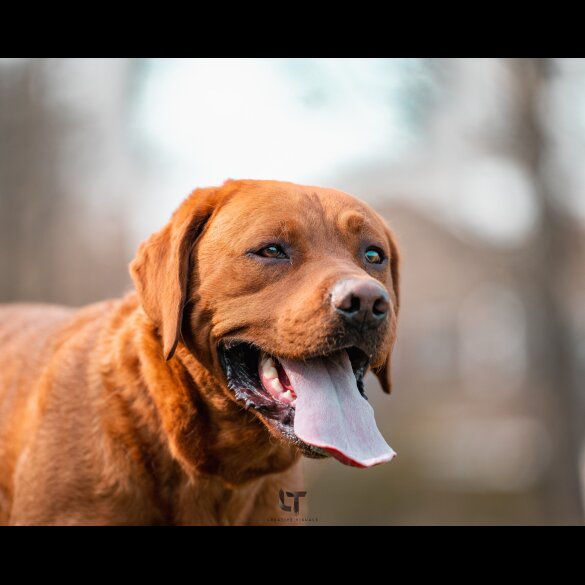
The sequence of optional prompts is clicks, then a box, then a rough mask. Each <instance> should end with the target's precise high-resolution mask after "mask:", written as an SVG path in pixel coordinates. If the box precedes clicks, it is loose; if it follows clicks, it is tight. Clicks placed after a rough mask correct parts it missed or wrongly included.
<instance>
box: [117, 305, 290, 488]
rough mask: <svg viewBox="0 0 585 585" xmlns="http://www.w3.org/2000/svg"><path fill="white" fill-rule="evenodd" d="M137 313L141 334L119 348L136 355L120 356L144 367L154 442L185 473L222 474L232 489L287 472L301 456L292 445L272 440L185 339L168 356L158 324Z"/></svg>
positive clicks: (193, 476) (215, 476) (196, 475)
mask: <svg viewBox="0 0 585 585" xmlns="http://www.w3.org/2000/svg"><path fill="white" fill-rule="evenodd" d="M133 313H134V314H133V315H132V316H129V317H130V318H131V319H133V320H135V321H137V323H135V325H136V324H137V325H138V326H139V330H140V332H141V334H140V339H139V341H138V344H137V345H136V346H135V347H132V346H126V347H125V348H124V349H122V348H119V352H120V351H124V352H127V353H133V354H135V355H134V357H133V358H130V357H129V356H123V355H122V356H121V358H120V359H122V360H123V361H126V362H128V361H131V362H133V363H134V364H135V367H139V368H140V374H141V376H140V378H141V379H142V380H143V383H144V386H145V390H146V392H147V393H148V396H149V397H150V398H151V400H152V402H153V403H154V409H155V410H156V413H157V419H158V422H159V424H158V427H159V428H158V429H156V431H155V429H151V431H154V435H155V436H153V437H151V441H152V442H154V443H158V444H159V445H161V444H163V445H164V444H165V443H166V445H168V453H169V454H170V456H171V457H172V458H173V459H174V460H175V461H176V462H178V463H179V466H180V469H181V470H182V472H183V473H184V474H186V475H187V476H188V477H189V478H191V479H197V480H201V479H202V477H203V476H204V477H205V478H206V479H219V480H221V481H223V482H224V483H225V484H226V485H227V486H228V487H229V488H233V487H236V486H242V485H243V484H246V483H248V482H251V481H253V480H255V479H258V478H261V477H263V476H266V475H269V474H274V473H279V472H282V471H285V470H287V469H288V468H290V467H291V466H292V465H293V464H294V463H295V462H296V461H297V460H298V459H299V457H300V455H299V452H298V451H297V450H296V449H295V448H294V447H292V446H288V445H286V444H285V443H283V442H282V441H280V440H278V441H276V440H274V438H273V437H272V436H271V435H270V432H269V431H268V429H267V428H266V426H264V424H262V422H261V421H260V420H259V419H258V418H257V417H256V416H255V415H254V414H253V413H252V412H249V411H245V410H244V409H243V407H242V406H241V405H239V404H237V403H236V402H235V401H234V400H233V399H232V398H230V397H229V395H228V394H227V391H226V390H224V389H223V388H222V382H221V380H218V379H217V378H216V377H215V376H213V375H212V374H211V373H210V372H209V371H208V370H207V369H206V368H205V367H204V366H203V365H202V364H201V363H199V361H198V360H197V359H196V357H195V356H193V355H192V354H191V353H190V352H189V350H187V348H186V347H185V346H184V345H183V344H179V346H178V347H177V350H176V352H175V356H174V357H173V358H172V359H171V360H169V361H168V362H166V361H164V358H163V357H162V347H161V341H160V336H159V334H158V331H157V329H156V327H155V325H154V324H153V323H152V321H150V319H149V318H148V317H147V316H146V315H145V314H144V313H143V311H142V310H141V309H140V308H136V310H135V311H134V312H133ZM119 352H118V355H120V353H119ZM136 354H137V355H136ZM136 358H137V359H136ZM151 434H152V432H151ZM159 452H160V450H159Z"/></svg>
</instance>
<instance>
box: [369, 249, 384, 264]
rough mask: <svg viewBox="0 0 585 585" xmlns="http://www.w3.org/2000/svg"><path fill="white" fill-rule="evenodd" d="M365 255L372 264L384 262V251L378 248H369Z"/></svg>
mask: <svg viewBox="0 0 585 585" xmlns="http://www.w3.org/2000/svg"><path fill="white" fill-rule="evenodd" d="M364 256H365V257H366V260H367V261H368V262H369V263H370V264H382V262H384V259H385V256H384V253H383V252H382V251H381V250H379V249H378V248H368V249H367V250H366V251H365V253H364Z"/></svg>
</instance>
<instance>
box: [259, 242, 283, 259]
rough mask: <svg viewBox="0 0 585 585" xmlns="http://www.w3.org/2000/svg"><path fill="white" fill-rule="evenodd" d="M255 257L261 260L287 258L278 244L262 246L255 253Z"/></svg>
mask: <svg viewBox="0 0 585 585" xmlns="http://www.w3.org/2000/svg"><path fill="white" fill-rule="evenodd" d="M256 255H257V256H262V258H288V256H287V254H286V252H285V251H284V250H283V249H282V248H281V247H280V246H279V245H278V244H270V245H269V246H264V248H260V250H258V251H257V252H256Z"/></svg>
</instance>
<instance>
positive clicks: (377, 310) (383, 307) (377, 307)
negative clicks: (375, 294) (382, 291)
mask: <svg viewBox="0 0 585 585" xmlns="http://www.w3.org/2000/svg"><path fill="white" fill-rule="evenodd" d="M389 308H390V304H389V303H388V299H386V298H384V297H380V298H378V299H377V300H376V302H375V303H374V306H373V307H372V312H373V313H374V316H375V317H383V316H384V315H385V314H386V313H387V312H388V309H389Z"/></svg>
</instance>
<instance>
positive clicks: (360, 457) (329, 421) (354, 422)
mask: <svg viewBox="0 0 585 585" xmlns="http://www.w3.org/2000/svg"><path fill="white" fill-rule="evenodd" d="M280 362H281V364H282V366H283V368H284V370H285V372H286V374H287V376H288V379H289V380H290V383H291V385H292V387H293V389H294V391H295V393H296V395H297V402H296V412H295V426H294V429H295V434H296V436H297V437H298V438H299V439H301V440H302V441H304V442H305V443H308V444H309V445H314V446H315V447H320V448H321V449H324V450H325V451H327V452H328V453H330V454H331V455H333V457H335V458H336V459H338V460H339V461H341V462H342V463H345V464H346V465H353V466H355V467H372V466H373V465H378V464H380V463H385V462H386V461H390V459H392V458H393V457H394V455H395V454H396V453H394V451H393V450H392V448H391V447H390V446H389V445H388V444H387V443H386V441H385V440H384V438H383V437H382V435H381V434H380V431H379V430H378V427H377V426H376V421H375V420H374V409H373V408H372V407H371V406H370V404H369V403H368V401H367V400H365V399H364V398H363V397H362V395H361V394H360V391H359V390H358V387H357V382H356V379H355V375H354V373H353V370H352V368H351V362H350V361H349V356H348V355H347V352H346V351H341V352H339V353H336V354H334V355H333V356H329V357H327V358H316V359H312V360H309V361H306V362H303V361H296V360H288V359H282V358H280Z"/></svg>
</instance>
